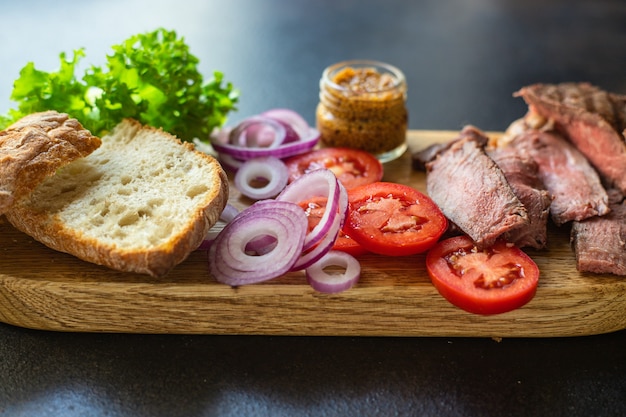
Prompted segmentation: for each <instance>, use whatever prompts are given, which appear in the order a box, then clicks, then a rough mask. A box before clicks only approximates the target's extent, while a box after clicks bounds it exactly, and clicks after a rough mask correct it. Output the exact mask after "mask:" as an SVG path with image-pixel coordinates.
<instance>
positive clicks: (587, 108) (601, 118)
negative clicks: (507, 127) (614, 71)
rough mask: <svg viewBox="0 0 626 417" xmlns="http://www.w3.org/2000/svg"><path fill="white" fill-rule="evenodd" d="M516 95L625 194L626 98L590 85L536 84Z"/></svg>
mask: <svg viewBox="0 0 626 417" xmlns="http://www.w3.org/2000/svg"><path fill="white" fill-rule="evenodd" d="M515 95H516V96H520V97H522V98H523V99H524V100H525V101H526V103H528V105H529V107H530V110H531V111H532V112H536V113H538V114H540V115H542V116H544V117H546V118H549V119H551V120H553V121H554V124H555V128H557V129H559V130H560V131H561V132H563V133H564V134H565V136H566V137H567V138H568V139H569V140H570V141H571V142H572V143H574V145H575V146H576V147H577V148H578V149H579V150H580V151H581V152H582V153H583V154H584V155H585V156H586V157H587V159H588V160H589V161H590V162H591V163H592V164H593V166H594V167H595V168H596V169H597V170H598V172H599V173H600V174H601V176H602V177H603V179H604V180H605V182H606V183H607V184H608V185H610V186H615V187H617V188H618V189H620V190H621V192H622V193H626V175H624V173H625V172H626V140H625V136H626V130H625V129H626V96H624V95H619V94H612V93H608V92H606V91H603V90H601V89H600V88H598V87H595V86H592V85H591V84H588V83H562V84H534V85H531V86H528V87H524V88H522V89H521V90H520V91H518V92H517V93H515Z"/></svg>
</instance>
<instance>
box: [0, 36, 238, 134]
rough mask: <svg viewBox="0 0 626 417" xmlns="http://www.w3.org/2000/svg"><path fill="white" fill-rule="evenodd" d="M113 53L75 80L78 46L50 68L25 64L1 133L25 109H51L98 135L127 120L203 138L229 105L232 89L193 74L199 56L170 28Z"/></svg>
mask: <svg viewBox="0 0 626 417" xmlns="http://www.w3.org/2000/svg"><path fill="white" fill-rule="evenodd" d="M112 50H113V53H112V54H111V55H107V58H106V65H105V66H104V67H97V66H93V65H92V66H90V67H89V68H87V69H86V70H85V73H84V74H83V76H82V77H80V78H79V77H78V76H77V70H78V64H79V62H80V60H81V59H83V58H84V57H85V56H86V55H85V51H84V49H83V48H81V49H77V50H75V51H74V54H73V56H72V58H71V59H69V58H68V56H67V55H66V54H65V53H61V54H60V67H59V69H58V70H57V71H55V72H46V71H41V70H39V69H37V68H35V65H34V63H33V62H29V63H28V64H26V66H24V68H22V70H21V71H20V76H19V78H18V79H17V80H15V83H14V86H13V91H12V94H11V100H13V101H15V102H17V103H18V107H17V108H16V109H11V110H9V112H8V114H6V115H5V116H0V130H1V129H3V128H6V127H7V126H8V125H9V124H11V123H12V122H14V121H16V120H18V119H20V118H21V117H23V116H25V115H28V114H30V113H34V112H38V111H45V110H57V111H59V112H65V113H68V114H69V115H70V116H72V117H75V118H77V119H78V120H79V121H80V122H81V123H82V124H83V126H84V127H85V128H87V129H89V130H90V131H91V132H92V133H94V134H97V135H103V134H104V133H106V132H107V131H108V130H110V129H111V128H113V127H114V126H115V125H116V124H117V123H119V122H120V121H121V120H122V119H124V118H127V117H132V118H135V119H137V120H138V121H140V122H142V123H144V124H147V125H150V126H154V127H157V128H163V130H165V131H167V132H169V133H172V134H174V135H176V136H178V137H179V138H180V139H181V140H185V141H192V140H193V139H194V138H198V139H200V140H208V137H209V135H210V133H211V132H212V131H213V129H214V128H216V127H221V126H222V125H223V124H224V123H225V122H226V118H227V115H228V113H229V112H230V111H233V110H236V104H237V101H238V98H239V91H238V90H236V89H235V88H234V87H233V85H232V84H231V83H230V82H225V80H224V75H223V74H222V73H221V72H219V71H215V72H214V73H213V77H212V78H211V79H210V80H208V81H207V82H205V80H204V79H203V76H202V74H201V73H200V72H199V71H198V63H199V59H198V58H197V57H196V56H194V55H193V54H191V53H190V51H189V46H188V45H187V44H186V43H185V41H184V39H183V38H179V37H178V36H177V34H176V32H175V31H168V30H165V29H162V28H161V29H157V30H155V31H153V32H149V33H144V34H137V35H134V36H131V37H130V38H128V39H127V40H125V41H124V42H122V43H121V44H119V45H114V46H113V47H112Z"/></svg>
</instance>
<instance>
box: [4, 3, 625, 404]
mask: <svg viewBox="0 0 626 417" xmlns="http://www.w3.org/2000/svg"><path fill="white" fill-rule="evenodd" d="M1 16H2V30H0V112H2V113H4V112H6V111H7V110H8V109H9V108H10V107H12V106H13V103H11V102H10V100H9V95H10V92H11V88H12V81H13V80H14V79H15V78H17V76H18V72H19V70H20V68H22V67H23V66H24V65H25V64H26V62H28V61H34V62H35V64H36V66H37V67H38V68H40V69H43V70H46V71H51V70H56V68H57V66H58V55H59V53H60V52H62V51H65V52H68V53H69V52H71V51H72V50H74V49H77V48H79V47H85V48H86V52H87V57H86V58H85V59H84V60H83V62H84V63H85V65H86V64H92V63H93V64H97V65H101V64H102V63H103V61H104V54H106V53H107V52H109V50H110V49H109V48H110V46H111V45H113V44H116V43H120V42H121V41H123V40H124V39H126V38H128V37H129V36H131V35H133V34H135V33H139V32H144V31H149V30H153V29H156V28H157V27H165V28H167V29H175V30H176V31H177V32H178V33H179V35H182V36H184V37H185V39H186V41H187V43H188V44H189V45H190V47H191V51H192V53H194V54H195V55H196V56H197V57H198V58H200V61H201V70H202V71H203V73H205V74H207V75H208V74H210V73H211V72H212V71H213V70H219V71H223V72H224V73H225V76H226V79H227V80H229V81H232V82H233V84H234V85H235V86H236V87H237V88H239V89H240V90H241V101H240V104H239V110H238V112H236V113H233V114H231V116H230V123H235V122H236V121H238V120H240V119H242V118H244V117H247V116H250V115H253V114H256V113H259V112H261V111H263V110H266V109H268V108H272V107H290V108H293V109H294V110H297V111H298V112H300V113H301V114H302V115H303V116H304V117H305V118H306V119H307V120H308V121H309V122H310V123H313V122H314V112H315V106H316V104H317V93H318V81H319V78H320V75H321V72H322V70H323V69H324V68H325V67H326V66H327V65H329V64H332V63H334V62H337V61H341V60H345V59H350V58H365V59H377V60H381V61H386V62H389V63H391V64H394V65H396V66H398V67H399V68H401V69H402V70H403V71H404V72H405V74H406V76H407V80H408V85H409V99H408V107H409V112H410V122H409V124H410V127H411V128H412V129H448V130H456V129H459V128H460V127H462V126H463V125H464V124H467V123H471V124H474V125H476V126H478V127H480V128H482V129H485V130H503V129H505V128H506V127H507V126H508V124H509V123H510V122H511V121H513V120H514V119H516V118H518V117H520V116H522V115H523V114H524V112H525V109H526V106H525V105H524V103H523V101H522V100H521V99H518V98H513V97H512V94H513V92H515V91H516V90H518V89H519V88H520V87H522V86H524V85H527V84H530V83H534V82H561V81H589V82H592V83H593V84H596V85H599V86H601V87H603V88H605V89H607V90H611V91H614V92H619V93H623V94H624V93H626V70H625V69H626V2H624V1H621V0H614V1H609V0H602V1H588V2H581V1H565V0H563V1H538V0H525V1H513V0H503V1H497V0H469V1H463V0H452V1H440V0H427V1H407V0H393V1H390V0H386V1H382V0H381V1H373V0H368V1H357V0H316V1H311V0H309V1H305V0H298V1H294V0H265V1H259V0H257V1H255V0H228V1H184V0H179V1H165V0H161V1H139V0H130V1H122V0H118V1H110V0H109V1H89V2H87V1H69V0H61V1H56V2H49V1H44V0H41V1H29V0H22V1H20V2H8V1H2V3H1ZM0 256H8V255H6V254H0ZM625 296H626V295H625ZM625 398H626V332H625V331H621V332H617V333H613V334H608V335H597V336H588V337H577V338H557V339H550V338H546V339H504V340H502V341H501V342H496V341H494V340H492V339H483V338H418V337H416V338H347V337H270V336H268V337H264V336H211V335H207V336H180V335H178V336H174V335H159V336H157V335H118V334H66V333H50V332H43V331H34V330H27V329H21V328H17V327H12V326H9V325H4V324H0V416H3V415H7V416H62V415H63V416H83V415H95V416H131V415H133V416H249V415H263V416H300V415H302V416H305V415H306V416H346V415H363V416H365V415H384V416H405V415H426V416H491V415H494V416H527V415H528V416H621V415H626V400H625Z"/></svg>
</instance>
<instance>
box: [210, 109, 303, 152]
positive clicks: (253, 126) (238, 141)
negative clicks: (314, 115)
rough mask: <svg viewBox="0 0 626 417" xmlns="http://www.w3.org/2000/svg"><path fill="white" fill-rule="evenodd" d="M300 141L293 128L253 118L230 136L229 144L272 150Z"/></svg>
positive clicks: (260, 118)
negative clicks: (284, 144)
mask: <svg viewBox="0 0 626 417" xmlns="http://www.w3.org/2000/svg"><path fill="white" fill-rule="evenodd" d="M298 139H300V137H299V136H298V134H297V133H296V131H295V130H293V128H292V127H291V126H289V125H288V124H286V123H284V122H282V121H280V120H276V119H273V118H271V117H264V116H252V117H249V118H247V119H245V120H244V121H242V122H241V123H239V124H238V125H237V126H236V127H235V128H234V129H233V130H232V131H231V132H230V134H229V135H228V143H229V144H231V145H235V146H240V147H246V148H268V149H272V148H276V147H278V146H280V145H282V144H283V143H290V142H295V141H297V140H298ZM220 143H221V141H220Z"/></svg>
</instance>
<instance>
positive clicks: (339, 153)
mask: <svg viewBox="0 0 626 417" xmlns="http://www.w3.org/2000/svg"><path fill="white" fill-rule="evenodd" d="M285 164H286V165H287V169H288V171H289V182H292V181H294V180H295V179H296V178H298V177H300V176H302V175H303V174H305V173H307V172H309V171H313V170H316V169H320V168H327V169H330V170H331V171H332V172H333V173H334V174H335V176H336V177H337V178H338V179H339V181H341V183H342V184H343V186H344V187H346V189H348V190H349V189H351V188H354V187H357V186H359V185H363V184H370V183H372V182H376V181H380V180H381V179H382V177H383V165H382V163H381V162H380V161H379V160H378V159H376V158H375V157H374V156H373V155H371V154H370V153H368V152H365V151H362V150H359V149H350V148H321V149H317V150H314V151H311V152H307V153H304V154H301V155H296V156H293V157H291V158H288V159H287V160H285Z"/></svg>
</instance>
